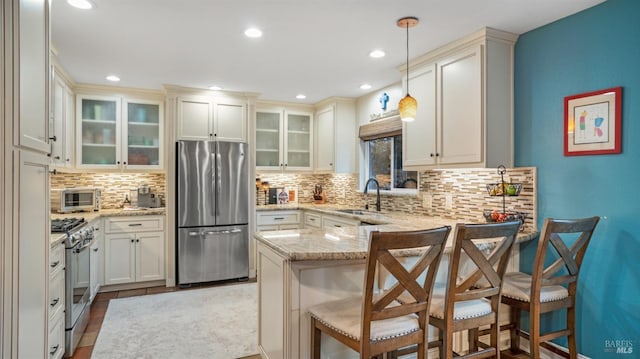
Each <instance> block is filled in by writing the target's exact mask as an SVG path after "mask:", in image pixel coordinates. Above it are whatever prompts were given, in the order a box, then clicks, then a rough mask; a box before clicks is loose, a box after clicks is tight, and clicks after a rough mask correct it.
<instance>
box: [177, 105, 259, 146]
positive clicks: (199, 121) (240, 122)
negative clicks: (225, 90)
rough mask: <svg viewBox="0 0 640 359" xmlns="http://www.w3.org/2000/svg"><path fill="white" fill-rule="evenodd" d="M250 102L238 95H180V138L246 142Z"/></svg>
mask: <svg viewBox="0 0 640 359" xmlns="http://www.w3.org/2000/svg"><path fill="white" fill-rule="evenodd" d="M246 134H247V104H246V101H245V100H241V99H234V98H208V97H207V98H204V97H179V98H178V139H180V140H219V141H232V142H246V140H247V135H246Z"/></svg>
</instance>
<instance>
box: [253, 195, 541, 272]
mask: <svg viewBox="0 0 640 359" xmlns="http://www.w3.org/2000/svg"><path fill="white" fill-rule="evenodd" d="M264 207H268V206H264ZM275 209H278V210H283V209H305V210H309V209H313V210H317V211H320V212H323V213H327V214H331V215H337V216H342V217H349V218H354V219H359V220H361V221H363V222H368V223H374V221H378V223H380V224H377V225H368V226H353V227H341V228H326V229H319V228H305V229H291V230H282V231H264V232H256V233H255V235H254V236H255V238H256V239H257V240H258V241H259V242H261V243H264V244H265V245H267V246H269V247H271V248H272V249H274V250H275V251H276V252H278V253H280V254H281V255H283V256H284V257H286V258H288V259H289V260H291V261H304V260H341V259H342V260H344V259H365V258H366V256H367V252H368V249H369V234H370V233H371V232H372V231H376V230H377V231H381V232H389V231H403V230H405V231H406V230H419V229H428V228H436V227H441V226H445V225H448V226H451V227H452V230H451V233H450V235H449V238H448V239H447V249H446V250H445V251H450V250H451V247H452V243H453V236H454V229H455V224H456V221H455V220H450V219H442V218H435V217H423V216H411V215H407V214H386V213H385V214H373V215H369V214H365V215H351V214H346V213H342V212H337V211H336V207H332V208H328V207H321V208H316V207H307V205H302V206H300V205H298V206H295V207H294V206H289V208H283V206H278V207H277V208H261V210H275ZM537 236H538V232H531V231H529V232H521V233H519V234H518V236H517V238H516V243H521V242H526V241H529V240H532V239H534V238H536V237H537ZM483 242H484V243H486V244H487V246H490V245H492V244H494V243H495V239H488V240H484V241H483ZM476 243H480V244H482V242H480V241H476ZM414 252H415V251H410V252H405V253H402V252H399V253H398V255H415V254H416V253H414Z"/></svg>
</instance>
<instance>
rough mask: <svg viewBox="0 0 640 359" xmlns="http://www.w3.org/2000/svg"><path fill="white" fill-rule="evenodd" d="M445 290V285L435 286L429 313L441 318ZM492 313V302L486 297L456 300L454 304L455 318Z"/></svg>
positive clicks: (442, 315) (467, 317) (442, 316)
mask: <svg viewBox="0 0 640 359" xmlns="http://www.w3.org/2000/svg"><path fill="white" fill-rule="evenodd" d="M444 291H445V287H444V286H443V285H437V284H436V286H435V287H434V288H433V301H432V302H431V307H430V311H429V314H430V315H432V316H434V317H436V318H439V319H443V318H444V297H445V295H444ZM491 313H492V310H491V302H490V301H488V300H486V299H484V298H483V299H472V300H465V301H461V302H456V303H455V304H454V306H453V319H454V320H460V319H469V318H476V317H482V316H484V315H487V314H491Z"/></svg>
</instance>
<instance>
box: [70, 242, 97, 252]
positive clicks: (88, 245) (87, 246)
mask: <svg viewBox="0 0 640 359" xmlns="http://www.w3.org/2000/svg"><path fill="white" fill-rule="evenodd" d="M93 242H94V240H93V238H92V239H91V240H90V241H89V242H88V243H87V244H85V245H83V246H80V245H78V248H76V249H74V251H75V252H76V253H80V252H82V251H84V250H85V249H88V248H89V247H91V246H92V245H93Z"/></svg>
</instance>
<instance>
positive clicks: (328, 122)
mask: <svg viewBox="0 0 640 359" xmlns="http://www.w3.org/2000/svg"><path fill="white" fill-rule="evenodd" d="M334 114H335V109H334V107H333V106H330V107H327V108H325V109H323V110H320V111H318V112H316V132H315V133H316V141H315V143H316V150H315V154H316V162H315V170H317V171H333V170H334V168H335V167H334V163H335V153H336V151H335V150H336V148H335V122H334Z"/></svg>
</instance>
